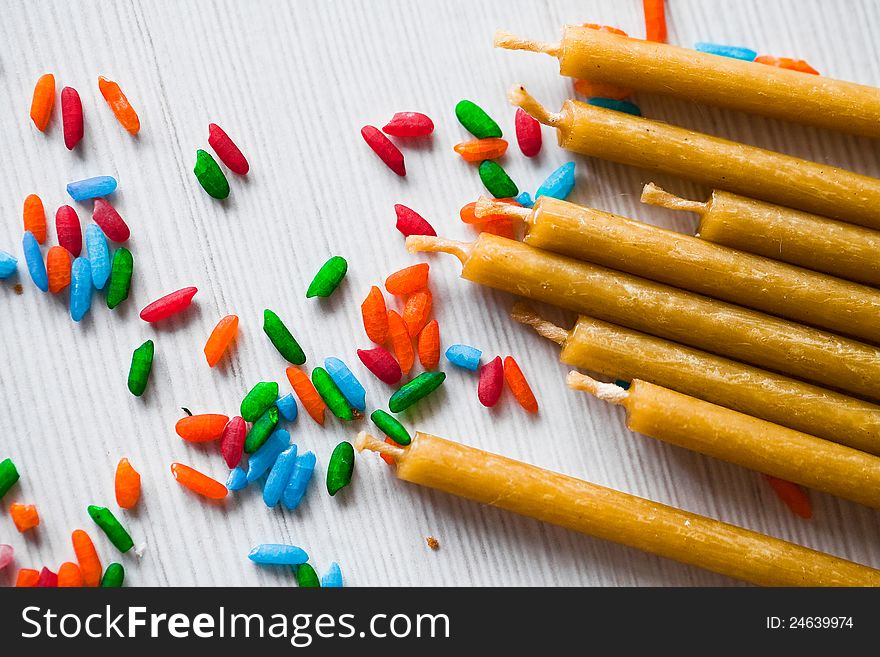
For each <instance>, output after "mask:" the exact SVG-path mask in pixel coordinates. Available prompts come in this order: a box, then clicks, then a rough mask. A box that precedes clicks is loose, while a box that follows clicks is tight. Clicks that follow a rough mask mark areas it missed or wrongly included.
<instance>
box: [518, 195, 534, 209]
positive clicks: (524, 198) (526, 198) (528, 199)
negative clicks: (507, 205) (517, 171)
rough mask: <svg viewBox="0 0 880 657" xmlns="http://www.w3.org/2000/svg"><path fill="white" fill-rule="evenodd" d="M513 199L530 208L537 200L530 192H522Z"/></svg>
mask: <svg viewBox="0 0 880 657" xmlns="http://www.w3.org/2000/svg"><path fill="white" fill-rule="evenodd" d="M513 200H514V201H516V202H517V203H519V204H520V205H521V206H523V207H524V208H530V207H532V206H533V205H534V204H535V202H534V201H533V200H532V195H531V194H529V193H528V192H520V193H519V194H517V195H516V197H515V198H514V199H513Z"/></svg>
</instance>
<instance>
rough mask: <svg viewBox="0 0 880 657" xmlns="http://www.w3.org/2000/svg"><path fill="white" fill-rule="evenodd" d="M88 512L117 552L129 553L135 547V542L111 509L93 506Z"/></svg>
mask: <svg viewBox="0 0 880 657" xmlns="http://www.w3.org/2000/svg"><path fill="white" fill-rule="evenodd" d="M88 512H89V515H90V516H91V518H92V520H94V521H95V524H96V525H98V527H100V528H101V530H102V531H103V532H104V533H105V534H106V535H107V538H108V539H110V542H111V543H113V546H114V547H115V548H116V549H117V550H119V551H120V552H128V551H129V550H130V549H131V548H133V547H134V541H132V540H131V536H130V535H129V533H128V532H127V531H126V530H125V527H123V526H122V524H121V523H120V522H119V521H118V520H117V519H116V516H114V515H113V512H112V511H110V509H108V508H107V507H105V506H94V505H93V506H90V507H89V508H88Z"/></svg>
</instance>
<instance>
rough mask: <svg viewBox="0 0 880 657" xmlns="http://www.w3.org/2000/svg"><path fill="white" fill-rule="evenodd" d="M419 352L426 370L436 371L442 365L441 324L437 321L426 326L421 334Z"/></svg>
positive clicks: (432, 321)
mask: <svg viewBox="0 0 880 657" xmlns="http://www.w3.org/2000/svg"><path fill="white" fill-rule="evenodd" d="M417 351H418V353H419V362H420V363H421V364H422V367H424V368H425V369H426V370H433V369H436V368H437V365H439V364H440V324H438V323H437V320H436V319H432V320H431V321H430V322H428V323H427V324H425V328H423V329H422V331H421V333H419V340H418V349H417Z"/></svg>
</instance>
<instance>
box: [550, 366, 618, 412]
mask: <svg viewBox="0 0 880 657" xmlns="http://www.w3.org/2000/svg"><path fill="white" fill-rule="evenodd" d="M565 383H566V384H568V387H569V388H571V389H572V390H580V391H582V392H588V393H590V394H591V395H593V396H595V397H597V398H599V399H601V400H602V401H607V402H608V403H610V404H622V403H623V400H625V399H626V398H627V397H629V393H628V392H627V391H626V390H624V389H623V388H621V387H620V386H617V385H615V384H613V383H602V382H601V381H596V379H593V378H591V377H589V376H587V375H586V374H581V373H580V372H575V371H574V370H572V371H571V372H569V373H568V376H567V377H565Z"/></svg>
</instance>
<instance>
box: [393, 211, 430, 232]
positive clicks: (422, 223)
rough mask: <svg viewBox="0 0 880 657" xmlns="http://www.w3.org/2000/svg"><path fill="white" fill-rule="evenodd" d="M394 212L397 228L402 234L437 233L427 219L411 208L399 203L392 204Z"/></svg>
mask: <svg viewBox="0 0 880 657" xmlns="http://www.w3.org/2000/svg"><path fill="white" fill-rule="evenodd" d="M394 212H395V213H396V214H397V230H399V231H400V232H401V233H403V235H404V236H406V237H409V236H410V235H433V236H436V235H437V231H435V230H434V228H433V226H431V224H429V223H428V222H427V220H426V219H425V218H424V217H423V216H422V215H420V214H419V213H418V212H416V211H415V210H411V209H409V208H408V207H406V206H405V205H400V203H398V204H396V205H395V206H394Z"/></svg>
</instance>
